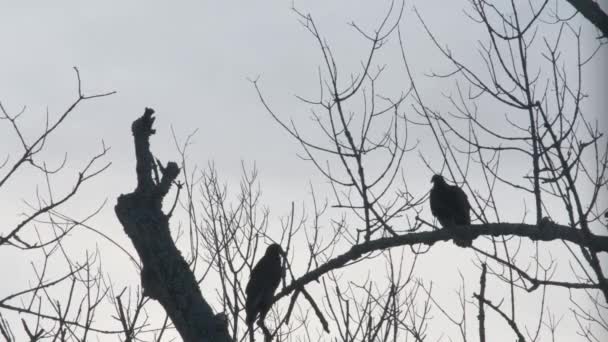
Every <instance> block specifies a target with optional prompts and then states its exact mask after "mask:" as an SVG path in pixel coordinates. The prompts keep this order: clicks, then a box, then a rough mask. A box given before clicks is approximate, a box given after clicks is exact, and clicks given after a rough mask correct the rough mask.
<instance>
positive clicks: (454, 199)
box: [430, 175, 472, 247]
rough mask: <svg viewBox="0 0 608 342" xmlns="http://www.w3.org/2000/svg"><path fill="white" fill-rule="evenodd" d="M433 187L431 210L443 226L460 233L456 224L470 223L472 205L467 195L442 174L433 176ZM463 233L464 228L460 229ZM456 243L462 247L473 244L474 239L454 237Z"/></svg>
mask: <svg viewBox="0 0 608 342" xmlns="http://www.w3.org/2000/svg"><path fill="white" fill-rule="evenodd" d="M431 182H432V183H433V188H432V189H431V199H430V201H431V212H432V213H433V216H435V217H436V218H437V220H438V221H439V223H440V224H441V226H442V227H443V228H446V229H449V230H452V231H453V232H455V233H456V234H458V232H459V231H458V230H457V229H455V228H456V227H455V226H461V225H470V224H471V214H470V213H469V211H470V209H471V205H470V204H469V200H468V199H467V195H466V194H465V193H464V191H462V189H461V188H459V187H457V186H456V185H449V184H447V183H446V182H445V180H444V179H443V176H441V175H434V176H433V178H431ZM460 232H461V233H462V232H463V230H460ZM454 243H455V244H456V245H458V246H460V247H469V246H471V243H472V240H471V239H470V238H469V239H458V238H456V239H454Z"/></svg>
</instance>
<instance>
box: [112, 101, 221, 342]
mask: <svg viewBox="0 0 608 342" xmlns="http://www.w3.org/2000/svg"><path fill="white" fill-rule="evenodd" d="M153 114H154V110H152V109H150V108H146V110H145V112H144V114H143V115H142V116H141V117H140V118H138V119H137V120H135V121H134V122H133V125H132V126H131V130H132V132H133V137H134V142H135V156H136V159H137V167H136V171H137V188H136V189H135V191H133V192H132V193H129V194H123V195H120V196H119V197H118V201H117V204H116V206H115V208H114V209H115V212H116V216H118V219H119V221H120V223H121V224H122V225H123V228H124V230H125V232H126V233H127V235H128V236H129V238H130V239H131V241H132V242H133V246H135V249H136V250H137V253H138V254H139V258H140V260H141V262H142V265H143V269H142V273H141V282H142V287H143V289H144V295H146V296H149V297H150V298H153V299H156V300H157V301H158V302H159V303H160V304H161V305H162V306H163V308H164V309H165V310H166V312H167V314H168V315H169V317H170V318H171V320H172V321H173V324H174V326H175V328H176V329H177V331H178V332H179V334H180V335H181V337H182V339H183V340H184V341H185V342H194V341H196V342H202V341H226V342H227V341H232V338H231V337H230V336H229V334H228V331H227V326H226V322H225V320H224V319H222V317H223V315H217V316H214V314H213V311H212V309H211V307H210V306H209V304H208V303H207V302H206V301H205V299H204V298H203V296H202V294H201V291H200V289H199V286H198V283H197V282H196V279H195V277H194V274H193V273H192V271H191V270H190V268H189V267H188V264H187V263H186V260H185V259H184V258H183V256H182V255H181V253H180V251H179V250H178V249H177V247H176V246H175V243H174V242H173V239H172V238H171V233H170V231H169V217H168V216H167V215H166V214H165V213H163V211H162V200H163V198H164V196H165V195H166V194H167V192H168V191H169V189H170V187H171V184H172V182H173V181H174V180H175V179H176V177H177V176H178V174H179V171H180V170H179V167H178V166H177V164H176V163H174V162H169V163H167V166H166V167H159V168H160V176H161V177H160V179H157V177H156V178H153V172H155V171H154V168H155V167H154V158H153V156H152V153H151V152H150V136H151V135H152V134H154V132H155V130H154V129H153V128H152V125H153V123H154V119H155V118H154V117H152V115H153Z"/></svg>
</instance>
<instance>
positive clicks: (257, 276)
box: [245, 256, 268, 296]
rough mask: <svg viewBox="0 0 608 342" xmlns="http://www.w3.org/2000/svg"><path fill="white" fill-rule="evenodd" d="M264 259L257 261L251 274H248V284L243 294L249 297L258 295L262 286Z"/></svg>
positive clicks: (265, 261)
mask: <svg viewBox="0 0 608 342" xmlns="http://www.w3.org/2000/svg"><path fill="white" fill-rule="evenodd" d="M267 263H268V262H267V260H266V257H265V256H264V257H262V259H260V260H259V261H258V263H257V264H256V265H255V266H254V267H253V270H251V274H249V282H248V283H247V287H246V288H245V293H246V294H247V295H248V296H250V295H251V294H252V293H258V292H259V290H260V288H261V287H263V284H264V273H266V272H265V270H264V269H265V268H267V266H266V264H267Z"/></svg>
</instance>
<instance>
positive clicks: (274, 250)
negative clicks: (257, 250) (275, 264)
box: [266, 243, 285, 256]
mask: <svg viewBox="0 0 608 342" xmlns="http://www.w3.org/2000/svg"><path fill="white" fill-rule="evenodd" d="M284 254H285V252H283V248H281V245H279V244H278V243H273V244H272V245H270V246H268V248H266V255H276V256H281V255H284Z"/></svg>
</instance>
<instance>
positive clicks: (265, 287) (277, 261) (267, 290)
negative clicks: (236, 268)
mask: <svg viewBox="0 0 608 342" xmlns="http://www.w3.org/2000/svg"><path fill="white" fill-rule="evenodd" d="M283 254H284V252H283V249H281V246H280V245H278V244H276V243H273V244H272V245H270V246H268V248H266V253H265V254H264V256H263V257H262V258H261V259H260V260H259V261H258V263H257V264H256V265H255V267H254V268H253V270H252V271H251V274H250V275H249V282H248V283H247V288H246V289H245V294H246V295H247V300H246V301H245V312H246V314H247V318H246V319H245V322H246V323H247V327H248V328H249V331H250V334H253V322H255V319H256V317H257V316H258V315H260V319H261V320H262V321H263V320H264V318H265V317H266V313H268V310H270V306H271V305H272V298H273V297H274V291H275V290H276V289H277V287H278V286H279V283H280V282H281V277H282V276H283V265H282V263H281V255H283Z"/></svg>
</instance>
